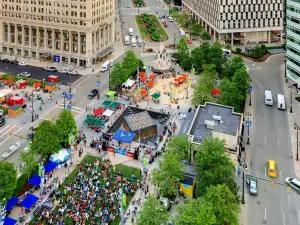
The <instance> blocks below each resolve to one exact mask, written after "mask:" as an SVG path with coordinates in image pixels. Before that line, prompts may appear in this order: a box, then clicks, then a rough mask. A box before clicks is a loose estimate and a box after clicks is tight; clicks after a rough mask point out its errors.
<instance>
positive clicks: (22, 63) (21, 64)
mask: <svg viewBox="0 0 300 225" xmlns="http://www.w3.org/2000/svg"><path fill="white" fill-rule="evenodd" d="M18 65H19V66H27V62H19V63H18Z"/></svg>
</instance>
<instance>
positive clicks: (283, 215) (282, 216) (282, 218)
mask: <svg viewBox="0 0 300 225" xmlns="http://www.w3.org/2000/svg"><path fill="white" fill-rule="evenodd" d="M282 221H283V225H285V219H284V212H282Z"/></svg>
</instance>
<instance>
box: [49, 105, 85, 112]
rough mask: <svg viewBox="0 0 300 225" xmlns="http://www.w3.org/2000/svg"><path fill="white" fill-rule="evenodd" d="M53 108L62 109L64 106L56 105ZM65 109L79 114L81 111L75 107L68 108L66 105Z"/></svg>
mask: <svg viewBox="0 0 300 225" xmlns="http://www.w3.org/2000/svg"><path fill="white" fill-rule="evenodd" d="M55 107H57V108H60V109H64V104H60V105H56V106H55ZM66 109H70V110H71V111H73V112H77V113H81V112H82V111H83V109H82V108H79V107H76V106H71V108H68V105H67V104H66Z"/></svg>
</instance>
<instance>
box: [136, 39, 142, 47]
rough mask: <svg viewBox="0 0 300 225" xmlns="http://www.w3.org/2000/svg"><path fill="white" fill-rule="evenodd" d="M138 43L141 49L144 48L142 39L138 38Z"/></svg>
mask: <svg viewBox="0 0 300 225" xmlns="http://www.w3.org/2000/svg"><path fill="white" fill-rule="evenodd" d="M137 42H138V46H139V47H142V46H143V40H142V38H138V39H137Z"/></svg>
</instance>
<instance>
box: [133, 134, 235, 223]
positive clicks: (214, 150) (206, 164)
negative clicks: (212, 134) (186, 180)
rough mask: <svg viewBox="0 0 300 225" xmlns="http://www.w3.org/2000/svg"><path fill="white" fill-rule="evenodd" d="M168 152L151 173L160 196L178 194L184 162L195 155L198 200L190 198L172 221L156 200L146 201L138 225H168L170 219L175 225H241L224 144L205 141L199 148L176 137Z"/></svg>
mask: <svg viewBox="0 0 300 225" xmlns="http://www.w3.org/2000/svg"><path fill="white" fill-rule="evenodd" d="M167 149H168V151H167V152H166V153H165V154H164V155H163V156H162V160H160V161H159V168H158V169H156V170H154V172H153V173H152V181H153V183H154V184H157V185H158V186H159V193H160V195H163V196H167V197H172V196H175V195H177V194H179V182H180V180H181V179H182V178H183V175H184V166H183V164H182V160H189V159H190V156H191V154H192V151H194V152H196V159H195V166H196V171H197V184H196V196H195V197H196V199H192V198H189V199H188V200H187V201H186V202H185V203H182V204H180V205H179V206H178V207H177V216H176V217H175V218H169V216H168V213H167V210H166V208H165V207H164V206H163V205H162V204H161V202H160V201H159V200H157V199H155V198H153V197H150V198H148V199H147V200H146V202H145V204H144V206H143V208H142V210H141V212H140V213H139V215H138V224H139V225H140V224H158V225H160V224H166V223H167V221H168V220H169V219H171V220H173V221H174V222H175V224H176V225H202V224H209V225H215V224H220V225H221V224H222V225H223V224H232V225H237V224H238V214H239V212H240V201H239V197H238V188H237V184H236V182H235V180H234V172H235V167H234V165H233V163H232V161H231V160H230V158H229V157H228V156H227V155H226V150H225V144H224V141H222V140H219V139H217V138H205V139H204V141H203V143H202V144H201V145H200V146H194V145H192V144H191V143H190V142H188V141H187V136H185V135H181V136H177V137H174V138H173V139H172V141H171V142H170V143H169V144H168V147H167Z"/></svg>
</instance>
